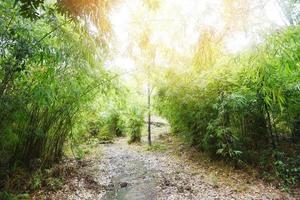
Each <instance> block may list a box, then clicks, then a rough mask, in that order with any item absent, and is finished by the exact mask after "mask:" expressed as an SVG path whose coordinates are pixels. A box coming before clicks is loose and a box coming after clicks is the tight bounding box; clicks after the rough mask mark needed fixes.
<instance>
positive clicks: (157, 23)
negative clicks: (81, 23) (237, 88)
mask: <svg viewBox="0 0 300 200" xmlns="http://www.w3.org/2000/svg"><path fill="white" fill-rule="evenodd" d="M145 2H147V1H140V0H125V1H123V2H121V3H118V4H117V6H116V7H114V8H113V9H112V11H111V13H110V20H111V23H112V27H113V34H114V43H113V44H112V45H111V48H112V49H113V50H114V51H113V52H114V53H113V56H112V59H111V61H109V62H108V63H107V66H108V67H109V68H116V69H126V70H131V69H134V68H135V66H136V65H137V63H136V60H135V59H133V58H132V56H131V55H130V54H135V55H139V51H140V50H139V49H138V48H137V47H136V45H135V43H136V41H137V40H139V38H140V37H141V35H142V33H143V31H144V30H145V29H147V32H148V33H149V35H150V36H149V37H150V42H151V43H152V44H153V45H154V46H156V47H157V48H158V49H157V53H156V58H155V62H156V65H159V66H160V67H164V66H167V65H169V64H170V63H168V61H167V60H166V59H165V56H163V54H162V51H164V49H165V48H168V49H172V52H175V53H176V54H179V55H181V56H183V57H186V58H189V56H191V55H192V54H193V53H192V52H193V50H194V49H195V46H196V44H197V42H198V41H199V39H200V38H201V32H202V31H203V30H210V31H212V32H216V33H218V34H222V35H224V36H223V38H222V40H223V43H224V44H223V47H224V48H223V49H224V51H226V52H228V53H238V52H240V51H242V50H244V49H245V48H247V47H249V46H250V45H251V44H253V43H258V42H259V41H261V37H260V36H261V35H262V33H263V34H264V33H266V32H269V30H270V29H271V28H278V27H281V26H284V25H285V19H284V18H283V17H282V16H283V15H282V11H281V9H280V7H279V5H278V3H277V1H276V0H264V1H258V0H252V1H250V0H246V1H236V4H233V7H231V8H230V7H229V8H228V5H227V4H232V2H231V1H228V0H189V1H182V0H172V1H170V0H161V1H156V2H159V3H158V5H159V6H158V8H156V9H149V7H148V6H147V5H146V4H145ZM148 2H154V1H148ZM262 30H264V32H262ZM150 32H151V33H150Z"/></svg>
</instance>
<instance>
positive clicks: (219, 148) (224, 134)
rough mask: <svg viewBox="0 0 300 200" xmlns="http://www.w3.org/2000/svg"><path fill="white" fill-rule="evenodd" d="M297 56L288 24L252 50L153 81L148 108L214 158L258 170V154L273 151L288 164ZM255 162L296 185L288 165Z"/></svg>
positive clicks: (297, 32)
mask: <svg viewBox="0 0 300 200" xmlns="http://www.w3.org/2000/svg"><path fill="white" fill-rule="evenodd" d="M203 51H205V49H204V50H203ZM207 53H208V54H209V52H207ZM299 55H300V26H294V27H289V28H287V29H286V30H284V31H282V32H278V33H274V34H273V35H270V36H268V37H267V38H266V41H265V43H264V44H261V45H260V46H258V47H256V49H252V50H250V51H248V52H244V53H242V54H240V55H237V56H229V55H218V57H216V58H213V59H215V62H214V64H213V65H206V67H205V68H203V66H202V64H203V62H204V64H203V65H205V64H207V63H205V60H203V62H201V63H199V62H194V63H193V65H192V66H190V68H188V69H187V70H186V72H185V73H182V72H176V70H174V71H172V69H168V70H166V73H165V76H164V77H163V80H161V81H157V83H158V84H157V85H156V87H157V88H158V92H157V94H156V97H155V103H156V106H155V107H156V109H157V110H158V112H159V113H160V114H161V115H162V116H164V117H165V118H166V119H167V120H168V121H169V122H170V125H171V127H172V130H173V132H175V133H176V134H177V135H179V136H180V137H182V138H184V139H185V140H186V141H187V142H189V143H190V144H191V145H193V146H196V147H198V148H199V150H204V151H207V152H209V153H210V155H212V156H213V157H215V158H222V159H225V160H230V161H232V162H233V163H235V164H239V163H249V164H252V165H255V166H260V164H261V162H260V160H261V158H262V157H263V152H264V151H266V150H270V151H271V152H274V151H275V150H280V151H282V152H285V153H286V154H287V157H289V156H290V157H293V158H291V159H290V160H294V161H295V160H297V158H296V157H295V155H297V154H299V153H300V152H299V148H298V147H297V146H299V143H298V145H297V140H298V139H297V135H298V134H299V131H298V130H300V128H299V124H300V123H299V116H300V115H299V110H300V89H299V81H300V68H299V65H300V56H299ZM201 56H202V54H201V55H200V54H199V55H198V54H197V52H196V54H195V57H197V58H198V57H199V59H202V57H201ZM199 59H196V61H197V60H199ZM293 142H294V143H295V142H296V144H295V145H290V144H292V143H293ZM290 149H292V150H293V152H294V153H288V152H289V150H290ZM295 152H297V153H295ZM270 156H271V154H269V157H270ZM263 159H266V160H267V161H270V162H271V163H272V172H273V173H275V172H276V171H277V172H278V173H279V174H281V175H280V176H278V177H280V178H282V179H284V180H288V181H287V184H290V183H291V184H290V185H295V184H297V182H299V178H294V177H295V175H292V171H297V169H298V167H299V166H297V164H296V163H295V164H294V165H291V164H287V163H291V162H287V161H282V160H278V159H277V160H276V159H275V160H270V159H269V158H268V157H266V158H263ZM264 165H265V166H266V165H267V164H266V163H265V164H264ZM260 168H261V169H265V168H264V167H263V166H260ZM274 168H275V170H273V169H274ZM282 175H283V176H282Z"/></svg>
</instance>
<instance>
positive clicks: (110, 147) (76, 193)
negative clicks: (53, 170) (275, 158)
mask: <svg viewBox="0 0 300 200" xmlns="http://www.w3.org/2000/svg"><path fill="white" fill-rule="evenodd" d="M163 141H164V142H163V143H162V144H160V146H157V145H156V147H157V150H161V151H147V150H146V145H128V144H127V142H126V138H122V139H119V140H117V141H116V142H115V143H114V144H103V145H101V146H100V148H101V155H100V156H94V159H90V160H89V161H86V162H84V163H83V164H82V166H81V169H80V170H81V173H80V175H78V176H76V177H74V178H72V179H70V180H69V181H68V182H67V183H66V184H65V185H64V186H63V188H62V189H61V190H60V191H58V192H55V193H51V192H50V193H47V194H46V193H44V199H103V200H113V199H120V200H123V199H124V200H135V199H141V200H142V199H146V200H152V199H170V200H171V199H174V200H175V199H176V200H180V199H195V200H200V199H206V200H209V199H220V200H221V199H222V200H223V199H293V198H292V197H290V196H288V195H287V194H285V193H281V192H280V191H279V190H277V189H274V188H272V187H271V186H267V185H266V184H264V183H262V182H261V181H258V180H255V179H252V178H251V177H250V176H248V175H245V174H241V173H239V172H236V171H233V172H230V173H227V172H226V173H225V174H224V173H221V172H222V171H216V170H215V169H213V168H206V167H203V166H202V165H199V164H198V163H195V162H193V161H191V160H190V159H189V158H188V157H187V156H186V155H187V154H190V152H186V154H185V153H184V151H185V150H184V149H182V147H181V146H180V145H177V146H176V145H175V146H174V144H173V146H172V148H167V147H170V146H168V144H167V143H170V144H171V143H172V141H170V139H169V138H167V139H164V140H163ZM154 144H155V142H154ZM163 144H165V146H162V145H163ZM162 147H166V149H165V150H162ZM176 152H177V153H176ZM178 152H179V155H178ZM36 199H43V198H41V196H39V198H36Z"/></svg>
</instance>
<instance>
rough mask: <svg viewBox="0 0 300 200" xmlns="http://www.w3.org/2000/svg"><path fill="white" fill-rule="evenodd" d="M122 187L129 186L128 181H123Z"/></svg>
mask: <svg viewBox="0 0 300 200" xmlns="http://www.w3.org/2000/svg"><path fill="white" fill-rule="evenodd" d="M120 186H121V188H124V187H127V186H128V183H127V182H121V183H120Z"/></svg>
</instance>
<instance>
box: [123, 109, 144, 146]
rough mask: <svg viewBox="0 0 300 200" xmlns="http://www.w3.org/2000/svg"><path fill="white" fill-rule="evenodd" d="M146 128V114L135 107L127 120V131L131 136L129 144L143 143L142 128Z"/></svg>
mask: <svg viewBox="0 0 300 200" xmlns="http://www.w3.org/2000/svg"><path fill="white" fill-rule="evenodd" d="M143 126H144V112H143V110H141V109H139V108H137V107H135V106H133V107H132V108H131V109H130V113H129V116H128V119H127V129H128V131H127V132H128V134H129V141H128V143H129V144H131V143H137V142H141V134H142V128H143Z"/></svg>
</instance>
